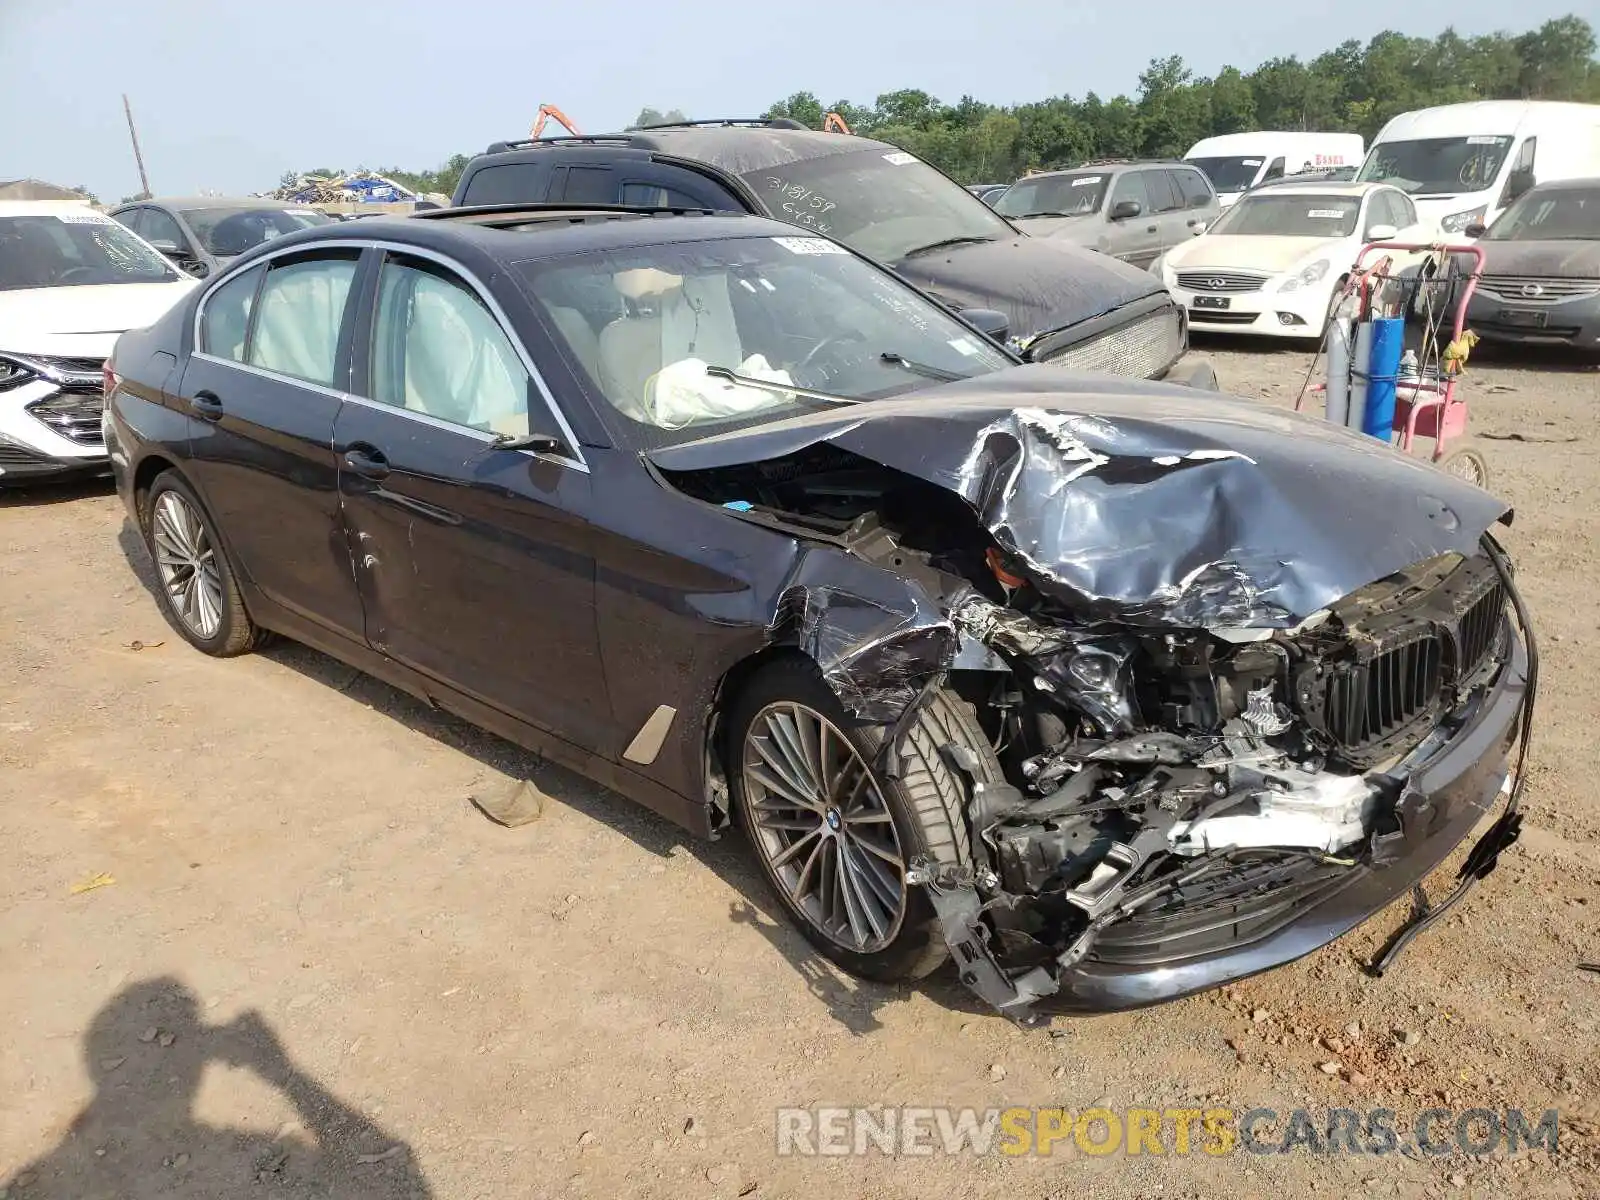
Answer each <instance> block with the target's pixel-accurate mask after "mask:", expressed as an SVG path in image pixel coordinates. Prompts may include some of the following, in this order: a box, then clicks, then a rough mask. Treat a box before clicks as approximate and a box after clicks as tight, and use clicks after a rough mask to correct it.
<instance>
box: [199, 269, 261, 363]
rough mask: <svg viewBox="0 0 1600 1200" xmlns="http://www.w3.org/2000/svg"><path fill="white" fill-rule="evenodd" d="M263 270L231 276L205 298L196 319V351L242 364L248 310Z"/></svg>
mask: <svg viewBox="0 0 1600 1200" xmlns="http://www.w3.org/2000/svg"><path fill="white" fill-rule="evenodd" d="M265 270H266V268H265V267H252V268H251V269H250V270H248V271H246V272H245V273H244V274H243V275H235V276H234V277H233V278H232V279H230V280H228V282H227V283H225V284H223V285H222V286H221V287H219V288H218V289H217V290H216V291H214V292H212V293H211V295H210V296H209V297H207V299H206V308H205V315H204V316H203V317H201V318H200V349H201V350H203V351H204V352H205V353H207V354H214V355H216V356H217V357H218V358H227V359H232V360H233V361H234V362H243V361H244V342H245V336H246V335H247V334H248V333H249V332H250V311H251V309H252V308H253V307H254V306H255V299H256V287H257V286H258V285H259V284H260V283H261V275H262V272H263V271H265Z"/></svg>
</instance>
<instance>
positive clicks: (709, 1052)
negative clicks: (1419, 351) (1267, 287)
mask: <svg viewBox="0 0 1600 1200" xmlns="http://www.w3.org/2000/svg"><path fill="white" fill-rule="evenodd" d="M1483 349H1484V348H1482V347H1480V351H1479V353H1478V354H1475V356H1474V362H1473V364H1472V367H1471V370H1470V374H1469V377H1468V381H1467V384H1466V386H1467V388H1468V389H1469V390H1468V393H1467V394H1468V395H1469V396H1470V400H1471V403H1472V406H1473V407H1472V425H1473V430H1474V432H1475V435H1476V436H1475V442H1476V444H1477V445H1478V446H1479V447H1480V448H1481V449H1482V450H1483V452H1484V454H1485V455H1486V456H1487V458H1488V461H1489V464H1490V467H1491V470H1492V472H1493V480H1492V486H1493V488H1494V489H1495V490H1496V491H1498V492H1499V493H1500V494H1502V495H1504V496H1506V497H1507V498H1508V499H1509V500H1510V501H1511V502H1512V503H1513V504H1514V505H1515V506H1516V509H1517V520H1516V524H1515V527H1514V530H1513V531H1512V532H1511V533H1510V534H1509V535H1508V541H1509V545H1510V548H1511V550H1512V552H1513V554H1514V555H1515V558H1516V560H1517V562H1518V564H1519V573H1520V578H1521V579H1522V580H1524V581H1525V582H1524V589H1525V591H1526V594H1527V596H1528V599H1529V601H1530V603H1531V605H1532V607H1533V611H1534V614H1535V617H1536V620H1537V625H1538V629H1539V631H1540V633H1541V635H1542V644H1543V650H1544V671H1543V679H1542V689H1541V696H1540V707H1539V712H1538V715H1539V720H1538V729H1537V738H1536V744H1535V749H1534V753H1533V762H1532V777H1531V783H1530V786H1529V789H1528V792H1527V796H1526V811H1527V827H1526V831H1525V833H1524V835H1523V839H1522V842H1521V844H1520V845H1519V846H1518V847H1517V848H1516V849H1515V850H1514V851H1512V852H1511V853H1510V854H1509V855H1508V856H1507V858H1506V859H1505V860H1504V861H1503V863H1502V866H1501V868H1500V870H1499V871H1498V872H1497V873H1496V874H1495V875H1493V876H1492V877H1491V878H1490V879H1489V880H1488V881H1487V882H1486V883H1485V884H1484V885H1483V886H1482V887H1481V888H1479V890H1478V891H1477V892H1476V893H1475V894H1474V895H1473V896H1472V897H1470V898H1469V900H1468V901H1467V903H1466V904H1465V905H1464V906H1463V907H1461V908H1459V909H1458V910H1457V912H1456V914H1455V915H1452V916H1451V917H1450V918H1448V919H1447V920H1446V921H1445V922H1444V923H1443V924H1442V925H1440V926H1439V927H1437V928H1435V929H1434V930H1432V931H1431V932H1430V933H1429V934H1427V935H1425V936H1424V937H1423V938H1422V939H1420V940H1419V941H1418V942H1417V943H1416V944H1414V945H1413V947H1412V948H1411V950H1410V951H1409V952H1408V954H1407V955H1406V957H1404V958H1403V959H1402V960H1401V963H1400V966H1399V968H1398V969H1397V971H1396V972H1394V973H1392V974H1391V975H1389V976H1388V977H1386V978H1383V979H1381V980H1377V979H1373V978H1370V977H1369V976H1368V975H1367V974H1365V973H1364V971H1363V969H1362V966H1363V964H1364V963H1365V962H1366V961H1367V959H1368V957H1369V956H1370V955H1371V953H1372V952H1373V950H1374V949H1375V948H1376V947H1377V946H1378V945H1380V944H1381V942H1382V940H1383V938H1384V936H1385V935H1386V933H1387V932H1389V931H1390V930H1392V929H1393V928H1394V927H1395V925H1396V923H1397V922H1398V920H1399V918H1400V916H1401V915H1402V913H1401V911H1400V910H1399V909H1395V910H1391V911H1389V912H1387V913H1385V914H1383V915H1382V916H1380V917H1378V918H1376V919H1374V920H1373V921H1371V922H1369V923H1368V924H1367V925H1366V926H1364V927H1362V928H1361V929H1360V930H1358V931H1357V932H1356V933H1354V934H1353V935H1352V936H1350V937H1349V938H1347V939H1345V940H1343V941H1341V942H1339V943H1336V944H1335V945H1333V946H1330V947H1328V948H1326V949H1324V950H1322V951H1320V952H1318V953H1316V954H1314V955H1312V956H1310V957H1309V958H1307V959H1305V960H1303V961H1301V962H1299V963H1297V964H1294V965H1293V966H1290V967H1288V968H1285V969H1282V970H1279V971H1277V972H1274V973H1271V974H1268V975H1266V976H1263V977H1260V978H1257V979H1253V980H1250V981H1248V982H1246V983H1243V984H1240V985H1238V986H1236V987H1234V988H1231V989H1228V990H1226V991H1225V992H1222V993H1213V994H1209V995H1204V996H1200V997H1197V998H1193V999H1190V1000H1186V1001H1183V1002H1180V1003H1177V1004H1172V1005H1167V1006H1165V1007H1161V1008H1157V1009H1152V1010H1147V1011H1144V1012H1140V1013H1135V1014H1129V1015H1120V1016H1112V1017H1103V1018H1094V1019H1080V1020H1062V1019H1057V1021H1056V1022H1055V1024H1054V1026H1053V1028H1052V1029H1051V1030H1050V1031H1049V1032H1045V1031H1032V1032H1022V1031H1019V1030H1017V1029H1015V1028H1013V1027H1012V1026H1010V1025H1009V1024H1008V1023H1007V1022H1005V1021H1003V1020H1001V1019H999V1018H997V1017H995V1016H993V1015H990V1014H989V1013H987V1012H985V1011H983V1010H982V1008H981V1006H980V1005H979V1004H978V1003H977V1002H976V1001H974V1000H971V999H969V998H968V996H967V995H966V993H965V992H964V991H963V990H962V989H961V988H960V987H959V986H958V985H957V984H955V983H954V982H953V981H952V980H950V979H947V978H943V977H941V978H937V979H935V980H933V981H931V982H930V983H929V984H927V985H926V986H922V987H918V988H914V989H894V988H884V987H877V986H870V985H863V984H860V983H857V982H855V981H852V980H850V979H847V978H845V977H842V976H840V975H839V974H837V973H836V972H834V971H833V970H832V969H830V968H829V967H827V966H826V965H824V964H823V963H822V962H821V961H820V960H818V959H817V958H816V957H815V956H813V955H812V954H810V953H809V952H808V950H807V947H806V944H805V943H804V942H803V941H802V939H801V938H800V937H799V936H798V935H796V934H795V933H793V932H791V931H790V929H789V928H788V926H787V925H785V924H783V923H782V921H781V920H780V918H779V917H778V915H777V913H776V911H775V909H774V907H773V905H772V904H771V903H770V902H769V900H768V899H767V897H766V896H765V895H764V894H763V892H762V890H761V886H760V882H759V879H758V876H757V874H756V872H755V870H754V869H753V867H752V865H751V864H750V863H749V862H748V861H747V859H746V856H745V853H744V849H743V847H742V845H741V844H740V842H739V840H738V839H737V838H728V839H724V840H722V841H720V842H717V843H711V844H697V843H694V842H692V841H690V840H689V839H687V838H686V837H685V836H684V835H681V834H680V833H679V832H678V830H677V829H675V828H674V827H671V826H669V825H667V824H666V823H664V822H663V821H661V820H659V819H657V818H656V817H654V816H653V815H651V814H650V813H648V812H646V811H644V810H643V809H640V808H636V807H634V806H633V805H631V804H629V803H628V802H626V801H624V800H622V799H620V798H619V797H617V796H614V795H612V794H610V793H608V792H606V791H604V790H603V789H600V788H597V787H595V786H593V785H591V784H589V783H587V782H585V781H583V780H580V779H577V778H575V777H573V776H570V775H567V774H564V773H561V772H559V771H557V770H555V769H554V768H549V767H543V766H541V765H540V764H539V763H538V762H537V760H535V759H534V758H532V757H531V756H529V755H527V754H525V753H523V752H521V751H519V750H517V749H516V748H514V747H511V746H509V745H507V744H506V743H503V742H500V741H498V740H496V739H494V738H492V737H489V736H486V735H484V734H481V733H479V732H477V731H475V730H473V729H471V728H468V727H466V726H464V725H463V724H461V723H459V722H456V721H454V720H451V719H448V718H444V717H441V716H438V715H436V714H434V713H432V712H430V711H428V710H427V709H426V708H424V707H423V706H421V705H419V704H417V703H415V702H413V701H411V700H410V699H408V698H406V697H404V696H401V695H400V694H398V693H396V692H394V691H392V690H391V689H389V688H387V687H385V686H383V685H381V684H379V683H376V682H375V681H373V680H371V679H368V678H366V677H363V676H360V675H357V674H354V673H352V672H351V671H350V670H349V669H347V668H345V667H343V666H341V665H340V664H338V663H336V662H333V661H331V660H329V659H327V658H325V657H323V656H321V655H319V654H316V653H313V652H311V651H308V650H306V649H303V648H300V647H297V646H293V645H281V644H280V645H277V646H274V647H273V648H271V649H269V650H267V651H265V652H262V653H259V654H257V655H254V656H252V657H247V658H244V659H239V660H234V661H228V662H219V661H213V660H211V659H208V658H205V657H203V656H201V655H200V654H198V653H195V652H194V651H192V650H190V649H188V648H187V647H186V646H185V645H184V644H183V643H182V642H181V641H180V640H179V639H178V638H177V637H176V635H175V634H173V633H172V632H171V631H170V630H169V629H168V627H167V626H166V625H165V624H164V623H163V621H162V619H161V617H160V615H159V614H158V612H157V610H156V606H155V603H154V601H153V599H152V596H151V594H150V592H149V591H148V590H147V589H148V587H149V579H150V575H149V567H148V564H147V560H146V558H145V556H144V554H143V552H142V550H140V549H139V548H138V544H137V542H136V541H135V540H134V539H133V538H132V536H131V534H130V531H129V530H128V529H127V528H126V527H125V526H124V522H123V514H122V510H121V508H120V506H119V504H118V502H117V501H116V499H115V497H114V496H113V495H112V494H111V492H110V490H109V488H108V487H103V486H92V487H87V488H81V487H80V488H76V489H71V490H67V491H52V492H48V493H40V494H37V495H32V496H28V497H25V498H12V499H8V500H4V501H0V768H3V769H0V804H3V806H4V807H3V810H0V811H3V812H4V825H3V830H4V837H3V839H0V1046H3V1052H0V1118H3V1119H0V1195H6V1196H9V1198H10V1200H19V1198H30V1197H35V1196H38V1197H44V1196H49V1197H68V1196H70V1197H84V1198H86V1197H92V1196H100V1195H105V1196H111V1195H116V1196H172V1195H195V1196H237V1195H245V1194H249V1195H261V1196H296V1197H298V1196H310V1195H317V1196H323V1195H334V1196H340V1197H351V1196H354V1197H360V1196H425V1195H431V1196H437V1197H450V1198H455V1197H479V1196H482V1197H508V1196H518V1197H523V1196H574V1197H578V1196H595V1197H615V1196H626V1195H646V1196H658V1195H671V1196H674V1197H690V1196H708V1197H713V1196H715V1197H721V1196H727V1197H733V1196H754V1197H756V1198H757V1200H764V1198H768V1197H800V1196H815V1195H828V1196H833V1195H837V1196H846V1195H851V1196H873V1197H877V1196H901V1195H907V1196H910V1195H917V1196H955V1195H962V1196H971V1197H988V1196H994V1197H1002V1196H1003V1197H1007V1198H1010V1197H1051V1196H1068V1195H1071V1196H1074V1197H1084V1196H1089V1197H1096V1196H1103V1197H1121V1196H1141V1197H1149V1196H1162V1197H1197V1198H1198V1197H1210V1196H1216V1195H1224V1194H1226V1195H1230V1196H1239V1197H1256V1196H1273V1197H1282V1196H1301V1195H1312V1194H1321V1195H1328V1194H1335V1195H1347V1194H1352V1193H1354V1192H1355V1191H1357V1190H1362V1191H1373V1192H1374V1193H1375V1194H1377V1195H1396V1196H1402V1197H1430V1196H1449V1197H1454V1196H1463V1197H1464V1196H1481V1197H1491V1196H1493V1197H1499V1196H1508V1195H1517V1196H1550V1197H1579V1196H1588V1197H1593V1196H1596V1195H1600V1140H1597V1137H1600V1129H1597V1123H1600V1112H1597V1109H1596V1097H1597V1096H1600V974H1595V973H1590V972H1584V971H1580V970H1579V969H1578V963H1579V962H1593V961H1596V960H1600V798H1597V794H1596V791H1595V787H1594V784H1593V772H1594V769H1595V762H1596V749H1595V746H1596V727H1597V724H1600V683H1597V677H1596V673H1595V670H1594V662H1595V657H1596V654H1597V653H1600V533H1597V518H1600V467H1597V465H1596V450H1597V448H1600V439H1597V436H1596V423H1597V420H1600V373H1597V372H1596V371H1595V370H1593V369H1578V368H1576V367H1573V366H1571V365H1569V364H1565V363H1562V362H1560V361H1552V360H1545V359H1542V358H1541V359H1538V360H1531V361H1530V360H1528V359H1526V358H1522V359H1517V358H1511V359H1500V360H1498V361H1496V360H1493V359H1490V358H1488V356H1487V355H1485V354H1483V353H1482V351H1483ZM1201 352H1202V353H1205V354H1207V355H1208V356H1210V357H1211V358H1213V359H1214V360H1215V362H1216V364H1217V367H1218V370H1219V373H1220V374H1221V375H1222V377H1223V381H1224V386H1225V387H1226V388H1227V389H1228V390H1230V391H1235V392H1238V393H1240V394H1243V395H1246V396H1252V397H1257V398H1260V399H1261V400H1262V401H1263V402H1264V403H1272V404H1283V403H1286V402H1287V401H1288V400H1289V399H1290V398H1292V396H1293V393H1294V391H1295V389H1296V388H1297V386H1298V383H1299V380H1300V378H1301V376H1302V375H1303V374H1304V372H1305V369H1306V365H1307V362H1308V356H1307V355H1305V354H1303V353H1300V352H1298V351H1294V350H1282V349H1277V348H1274V347H1271V346H1265V347H1251V348H1248V349H1245V350H1236V349H1224V348H1221V347H1218V346H1212V347H1205V348H1202V349H1201ZM1480 359H1482V360H1483V361H1481V362H1480V361H1479V360H1480ZM524 773H526V774H529V775H531V776H532V777H534V778H536V779H537V780H538V781H539V783H540V784H541V785H542V786H543V787H544V788H545V789H546V790H547V791H548V792H549V793H550V794H552V795H553V796H555V797H556V798H557V799H558V803H556V804H554V805H552V806H550V807H549V808H548V809H547V810H546V811H545V813H544V814H543V816H542V817H541V818H540V819H539V820H537V821H535V822H534V823H532V824H530V825H527V826H525V827H523V828H520V829H517V830H507V829H503V828H500V827H498V826H495V825H493V824H491V823H489V822H488V821H486V820H485V819H484V818H483V817H482V816H481V815H480V814H479V813H478V812H477V811H476V810H475V809H474V808H473V807H472V806H471V804H470V803H469V800H468V797H469V796H470V795H472V794H473V793H474V792H475V791H478V790H480V789H483V788H485V787H489V786H493V785H495V784H496V783H497V782H498V783H503V781H504V780H505V778H506V777H507V776H511V777H515V776H517V775H519V774H524ZM1451 865H1453V861H1452V864H1451ZM94 885H98V886H94ZM1352 1022H1359V1026H1360V1028H1359V1031H1355V1030H1354V1027H1353V1026H1351V1023H1352ZM1329 1063H1337V1064H1338V1065H1337V1066H1335V1067H1332V1068H1330V1069H1329V1071H1325V1070H1324V1064H1329ZM1335 1072H1336V1073H1335ZM1097 1101H1098V1102H1100V1103H1104V1104H1108V1105H1110V1106H1112V1107H1119V1108H1120V1107H1129V1106H1135V1105H1151V1106H1154V1107H1184V1106H1188V1105H1190V1104H1196V1103H1201V1102H1204V1103H1205V1104H1206V1106H1208V1107H1210V1106H1216V1105H1228V1106H1234V1107H1237V1108H1239V1109H1241V1110H1242V1109H1245V1108H1250V1107H1254V1106H1265V1107H1272V1108H1277V1109H1280V1110H1289V1109H1293V1108H1295V1107H1307V1108H1310V1109H1312V1110H1319V1109H1322V1108H1325V1107H1327V1106H1332V1105H1346V1106H1351V1107H1357V1108H1362V1109H1366V1108H1370V1107H1375V1106H1383V1107H1388V1108H1392V1109H1395V1110H1397V1111H1398V1112H1399V1113H1400V1114H1401V1121H1400V1123H1401V1124H1402V1125H1404V1124H1405V1123H1406V1122H1407V1121H1408V1120H1409V1118H1410V1116H1412V1115H1414V1114H1415V1113H1416V1112H1418V1111H1419V1110H1421V1109H1424V1108H1428V1107H1433V1106H1436V1105H1444V1106H1449V1107H1453V1108H1456V1109H1465V1108H1471V1107H1477V1106H1482V1107H1488V1108H1494V1109H1503V1108H1505V1107H1508V1106H1509V1107H1520V1108H1522V1109H1524V1110H1528V1111H1529V1112H1531V1113H1534V1114H1537V1113H1539V1112H1542V1111H1543V1110H1544V1109H1546V1108H1550V1107H1556V1108H1559V1109H1561V1110H1562V1114H1563V1125H1562V1129H1561V1143H1560V1150H1559V1151H1558V1152H1557V1153H1556V1154H1554V1155H1551V1154H1549V1153H1548V1152H1546V1151H1543V1150H1540V1151H1536V1152H1534V1153H1532V1154H1523V1155H1520V1156H1516V1157H1508V1156H1484V1157H1481V1158H1474V1157H1468V1156H1464V1155H1460V1154H1457V1155H1453V1156H1451V1157H1446V1158H1441V1159H1431V1158H1426V1157H1414V1156H1410V1155H1404V1154H1393V1155H1389V1156H1386V1157H1383V1158H1372V1157H1353V1156H1340V1157H1330V1158H1324V1157H1318V1156H1316V1155H1313V1154H1310V1153H1307V1152H1305V1151H1303V1150H1302V1151H1297V1152H1294V1153H1289V1154H1284V1155H1276V1156H1258V1155H1251V1154H1242V1153H1236V1154H1233V1155H1230V1156H1225V1157H1211V1156H1209V1155H1206V1154H1200V1153H1193V1154H1190V1155H1188V1156H1177V1155H1173V1154H1168V1155H1164V1156H1152V1155H1149V1154H1144V1155H1138V1156H1125V1155H1122V1154H1118V1155H1114V1156H1111V1157H1092V1156H1090V1155H1087V1154H1084V1153H1082V1152H1080V1151H1077V1150H1076V1149H1073V1148H1072V1147H1070V1145H1067V1146H1058V1147H1057V1148H1056V1153H1055V1155H1054V1156H1053V1157H1051V1158H1040V1157H1037V1156H1025V1157H1020V1158H1005V1157H1002V1156H999V1155H992V1156H988V1157H982V1158H979V1157H974V1156H960V1157H925V1158H916V1157H912V1158H905V1157H900V1158H891V1157H886V1156H883V1155H880V1154H873V1155H869V1156H867V1157H865V1158H802V1157H779V1156H778V1155H777V1153H776V1139H775V1132H774V1130H775V1117H774V1110H775V1109H776V1108H778V1107H779V1106H783V1105H820V1104H869V1105H875V1104H904V1105H946V1104H948V1105H956V1106H962V1105H971V1106H976V1107H980V1108H982V1107H989V1106H1004V1105H1012V1104H1018V1105H1042V1106H1050V1105H1061V1106H1065V1107H1067V1108H1071V1109H1082V1108H1084V1107H1087V1106H1089V1105H1091V1104H1093V1103H1095V1102H1097Z"/></svg>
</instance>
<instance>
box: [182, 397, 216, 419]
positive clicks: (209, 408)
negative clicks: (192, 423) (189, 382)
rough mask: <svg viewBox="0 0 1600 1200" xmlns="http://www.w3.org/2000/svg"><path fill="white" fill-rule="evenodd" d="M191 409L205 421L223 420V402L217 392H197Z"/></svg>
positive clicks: (190, 405) (191, 403)
mask: <svg viewBox="0 0 1600 1200" xmlns="http://www.w3.org/2000/svg"><path fill="white" fill-rule="evenodd" d="M189 407H190V408H191V409H193V410H194V415H195V416H197V417H199V418H200V419H201V420H203V421H220V420H222V400H221V398H220V397H219V396H218V395H217V394H216V393H215V392H196V393H195V394H194V396H193V398H192V399H191V400H190V401H189Z"/></svg>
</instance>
